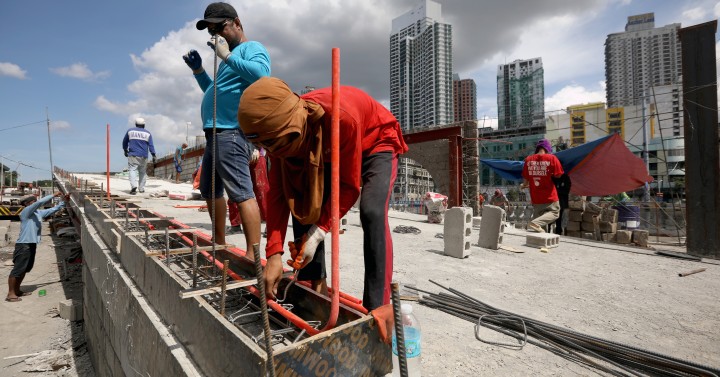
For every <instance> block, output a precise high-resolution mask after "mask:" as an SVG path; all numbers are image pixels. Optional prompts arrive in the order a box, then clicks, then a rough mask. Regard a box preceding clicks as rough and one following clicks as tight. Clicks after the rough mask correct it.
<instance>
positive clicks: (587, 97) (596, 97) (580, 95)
mask: <svg viewBox="0 0 720 377" xmlns="http://www.w3.org/2000/svg"><path fill="white" fill-rule="evenodd" d="M591 102H605V82H600V83H598V89H588V88H585V87H583V86H580V85H575V84H571V85H568V86H566V87H564V88H562V89H560V90H559V91H557V93H555V94H553V95H552V96H550V97H547V98H545V111H555V110H563V109H567V107H568V106H572V105H580V104H586V103H591Z"/></svg>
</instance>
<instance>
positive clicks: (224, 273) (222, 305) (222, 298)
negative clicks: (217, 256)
mask: <svg viewBox="0 0 720 377" xmlns="http://www.w3.org/2000/svg"><path fill="white" fill-rule="evenodd" d="M229 265H230V261H229V260H227V259H225V260H224V261H223V270H222V287H221V289H220V315H221V316H225V297H227V296H226V293H227V292H226V289H227V275H228V266H229Z"/></svg>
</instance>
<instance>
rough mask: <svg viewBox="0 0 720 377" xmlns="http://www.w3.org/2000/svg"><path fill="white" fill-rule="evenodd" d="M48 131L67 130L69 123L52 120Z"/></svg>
mask: <svg viewBox="0 0 720 377" xmlns="http://www.w3.org/2000/svg"><path fill="white" fill-rule="evenodd" d="M50 129H51V130H53V131H59V130H69V129H70V123H69V122H66V121H64V120H54V121H51V122H50Z"/></svg>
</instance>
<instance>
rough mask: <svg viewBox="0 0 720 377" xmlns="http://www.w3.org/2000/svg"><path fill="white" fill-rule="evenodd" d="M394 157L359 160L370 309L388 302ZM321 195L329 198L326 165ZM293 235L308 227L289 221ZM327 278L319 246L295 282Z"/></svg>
mask: <svg viewBox="0 0 720 377" xmlns="http://www.w3.org/2000/svg"><path fill="white" fill-rule="evenodd" d="M397 161H398V159H397V156H396V155H395V154H394V153H391V152H381V153H375V154H372V155H370V156H367V157H365V158H363V161H362V191H361V193H360V222H361V224H362V228H363V255H364V260H365V285H364V289H363V306H364V307H365V308H367V309H368V310H373V309H375V308H377V307H379V306H382V305H384V304H387V303H389V302H390V283H391V282H392V267H393V247H392V236H391V233H390V224H389V223H388V207H389V203H390V196H391V194H392V188H393V184H395V178H396V175H397ZM325 172H326V174H325V193H324V194H323V201H326V200H327V199H329V197H330V174H327V172H330V165H329V164H328V165H327V166H326V168H325ZM292 224H293V236H294V237H295V238H296V239H298V238H300V237H302V235H303V234H305V233H307V231H308V230H309V229H310V227H311V226H312V225H303V224H300V222H298V221H297V220H296V219H295V218H294V217H293V219H292ZM326 277H327V272H326V270H325V246H324V245H323V244H320V246H318V248H317V251H316V252H315V256H314V257H313V261H312V262H310V264H308V265H307V266H306V267H305V268H303V269H302V270H300V274H299V275H298V280H318V279H324V278H326Z"/></svg>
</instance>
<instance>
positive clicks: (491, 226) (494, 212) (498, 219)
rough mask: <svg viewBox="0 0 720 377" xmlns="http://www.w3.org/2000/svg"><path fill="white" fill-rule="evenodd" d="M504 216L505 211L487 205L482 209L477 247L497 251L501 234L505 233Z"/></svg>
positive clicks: (500, 241) (500, 242)
mask: <svg viewBox="0 0 720 377" xmlns="http://www.w3.org/2000/svg"><path fill="white" fill-rule="evenodd" d="M505 221H506V215H505V210H504V209H502V208H500V207H497V206H491V205H487V206H484V208H483V217H482V221H481V223H480V237H479V238H478V246H480V247H484V248H486V249H493V250H497V249H498V248H499V247H500V244H502V239H503V233H504V232H505Z"/></svg>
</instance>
